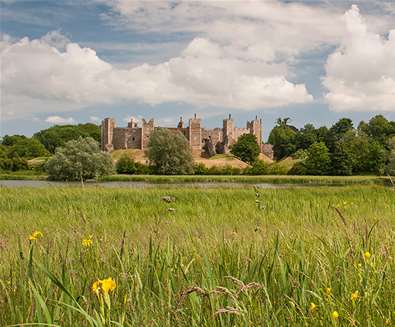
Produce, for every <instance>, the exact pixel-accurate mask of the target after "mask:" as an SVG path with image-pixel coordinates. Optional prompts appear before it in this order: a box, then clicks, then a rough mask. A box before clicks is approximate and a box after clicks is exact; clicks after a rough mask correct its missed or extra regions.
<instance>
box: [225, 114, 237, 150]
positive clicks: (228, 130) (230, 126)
mask: <svg viewBox="0 0 395 327" xmlns="http://www.w3.org/2000/svg"><path fill="white" fill-rule="evenodd" d="M235 136H236V135H235V122H234V121H233V118H232V115H231V114H229V118H228V119H224V121H223V140H224V145H225V150H228V148H229V146H231V145H232V144H234V143H235Z"/></svg>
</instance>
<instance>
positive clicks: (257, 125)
mask: <svg viewBox="0 0 395 327" xmlns="http://www.w3.org/2000/svg"><path fill="white" fill-rule="evenodd" d="M247 128H248V129H249V130H250V133H251V134H253V135H255V137H256V140H257V143H258V145H259V148H261V147H262V119H261V118H260V119H258V116H255V119H254V120H251V121H250V122H247Z"/></svg>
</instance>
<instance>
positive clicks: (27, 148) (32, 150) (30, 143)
mask: <svg viewBox="0 0 395 327" xmlns="http://www.w3.org/2000/svg"><path fill="white" fill-rule="evenodd" d="M7 155H8V157H10V158H12V157H14V156H16V155H18V156H19V157H21V158H26V159H32V158H37V157H46V156H48V155H49V152H48V151H47V149H45V147H44V146H43V145H42V144H41V143H40V142H39V141H38V140H37V139H35V138H27V137H24V138H19V139H16V140H15V142H13V144H12V145H11V146H9V147H8V149H7Z"/></svg>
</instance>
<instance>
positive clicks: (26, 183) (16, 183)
mask: <svg viewBox="0 0 395 327" xmlns="http://www.w3.org/2000/svg"><path fill="white" fill-rule="evenodd" d="M254 185H255V186H257V187H258V188H265V189H278V188H290V187H300V186H303V185H291V184H281V185H279V184H270V183H257V184H251V183H233V182H222V183H221V182H202V183H199V182H193V183H160V184H158V183H149V182H86V183H85V184H84V187H107V188H137V189H139V188H202V189H206V188H218V187H221V188H252V187H253V186H254ZM80 186H81V184H80V183H78V182H53V181H39V180H0V187H33V188H43V187H80ZM306 186H308V185H306Z"/></svg>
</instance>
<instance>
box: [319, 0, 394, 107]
mask: <svg viewBox="0 0 395 327" xmlns="http://www.w3.org/2000/svg"><path fill="white" fill-rule="evenodd" d="M344 20H345V22H346V26H347V33H346V34H345V35H344V38H343V40H342V43H341V46H340V47H339V48H338V49H337V50H336V51H335V52H334V53H333V54H331V55H330V56H329V57H328V60H327V63H326V76H325V78H324V80H323V83H324V85H325V86H326V88H327V89H328V93H327V94H326V99H327V101H328V102H329V105H330V106H331V108H333V109H334V110H337V111H388V112H395V66H394V65H393V64H392V63H394V62H395V29H394V30H391V31H389V33H388V38H383V37H381V36H380V35H379V34H376V33H373V32H371V31H370V30H369V29H368V26H367V25H366V22H365V21H364V19H363V18H362V16H361V15H360V13H359V9H358V7H357V6H352V8H351V9H350V10H349V11H348V12H347V13H346V14H345V15H344Z"/></svg>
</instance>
